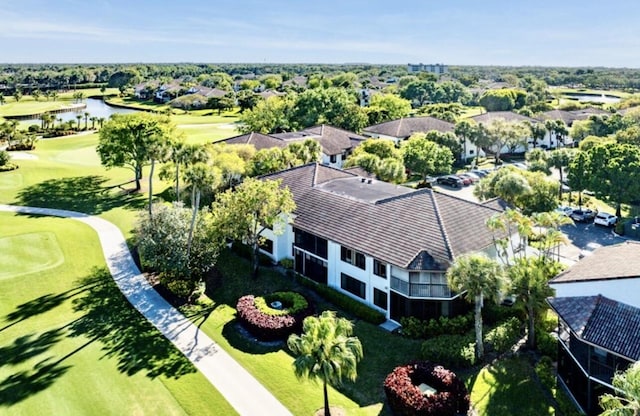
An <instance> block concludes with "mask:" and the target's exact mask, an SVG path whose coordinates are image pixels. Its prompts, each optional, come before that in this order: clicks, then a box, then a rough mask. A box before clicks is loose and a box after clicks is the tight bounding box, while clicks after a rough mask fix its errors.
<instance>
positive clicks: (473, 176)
mask: <svg viewBox="0 0 640 416" xmlns="http://www.w3.org/2000/svg"><path fill="white" fill-rule="evenodd" d="M458 176H464V177H465V178H469V179H471V183H476V182H479V181H480V176H478V175H476V174H475V173H473V172H465V173H461V174H460V175H458Z"/></svg>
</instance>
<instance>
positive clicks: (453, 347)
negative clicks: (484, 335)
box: [420, 333, 476, 368]
mask: <svg viewBox="0 0 640 416" xmlns="http://www.w3.org/2000/svg"><path fill="white" fill-rule="evenodd" d="M475 350H476V343H475V337H474V335H473V334H472V333H468V334H466V335H440V336H438V337H434V338H431V339H429V340H427V341H425V342H423V343H422V348H421V350H420V352H421V354H422V358H423V359H425V360H432V361H437V362H439V363H443V364H444V365H446V366H447V367H455V368H468V367H471V366H473V365H474V364H475V363H476V355H475Z"/></svg>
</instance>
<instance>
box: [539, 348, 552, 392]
mask: <svg viewBox="0 0 640 416" xmlns="http://www.w3.org/2000/svg"><path fill="white" fill-rule="evenodd" d="M535 370H536V374H537V375H538V378H539V379H540V382H542V384H543V385H544V386H545V387H547V388H548V389H549V390H552V389H554V388H555V387H556V375H555V372H554V369H553V361H552V360H551V358H549V357H547V356H544V357H542V358H540V361H538V363H537V364H536V368H535Z"/></svg>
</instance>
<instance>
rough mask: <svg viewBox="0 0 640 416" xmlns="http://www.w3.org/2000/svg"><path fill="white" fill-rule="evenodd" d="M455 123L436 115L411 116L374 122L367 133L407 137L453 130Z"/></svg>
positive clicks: (366, 129)
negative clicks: (434, 131) (378, 122)
mask: <svg viewBox="0 0 640 416" xmlns="http://www.w3.org/2000/svg"><path fill="white" fill-rule="evenodd" d="M454 127H455V125H454V124H453V123H449V122H448V121H444V120H440V119H438V118H435V117H430V116H424V117H409V118H401V119H399V120H392V121H387V122H385V123H380V124H374V125H373V126H369V127H366V128H365V129H364V130H363V131H364V132H365V133H374V134H383V135H385V136H389V137H397V138H399V139H406V138H408V137H410V136H411V135H412V134H414V133H426V132H429V131H431V130H436V131H440V132H443V133H446V132H449V131H450V132H453V130H454Z"/></svg>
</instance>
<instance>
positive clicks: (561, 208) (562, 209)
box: [555, 205, 573, 217]
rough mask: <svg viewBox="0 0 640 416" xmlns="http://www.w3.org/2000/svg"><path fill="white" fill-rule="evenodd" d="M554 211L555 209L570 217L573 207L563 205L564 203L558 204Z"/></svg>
mask: <svg viewBox="0 0 640 416" xmlns="http://www.w3.org/2000/svg"><path fill="white" fill-rule="evenodd" d="M555 211H557V212H559V213H561V214H562V215H565V216H567V217H570V216H571V214H573V208H571V207H565V206H564V205H558V208H556V209H555Z"/></svg>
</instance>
